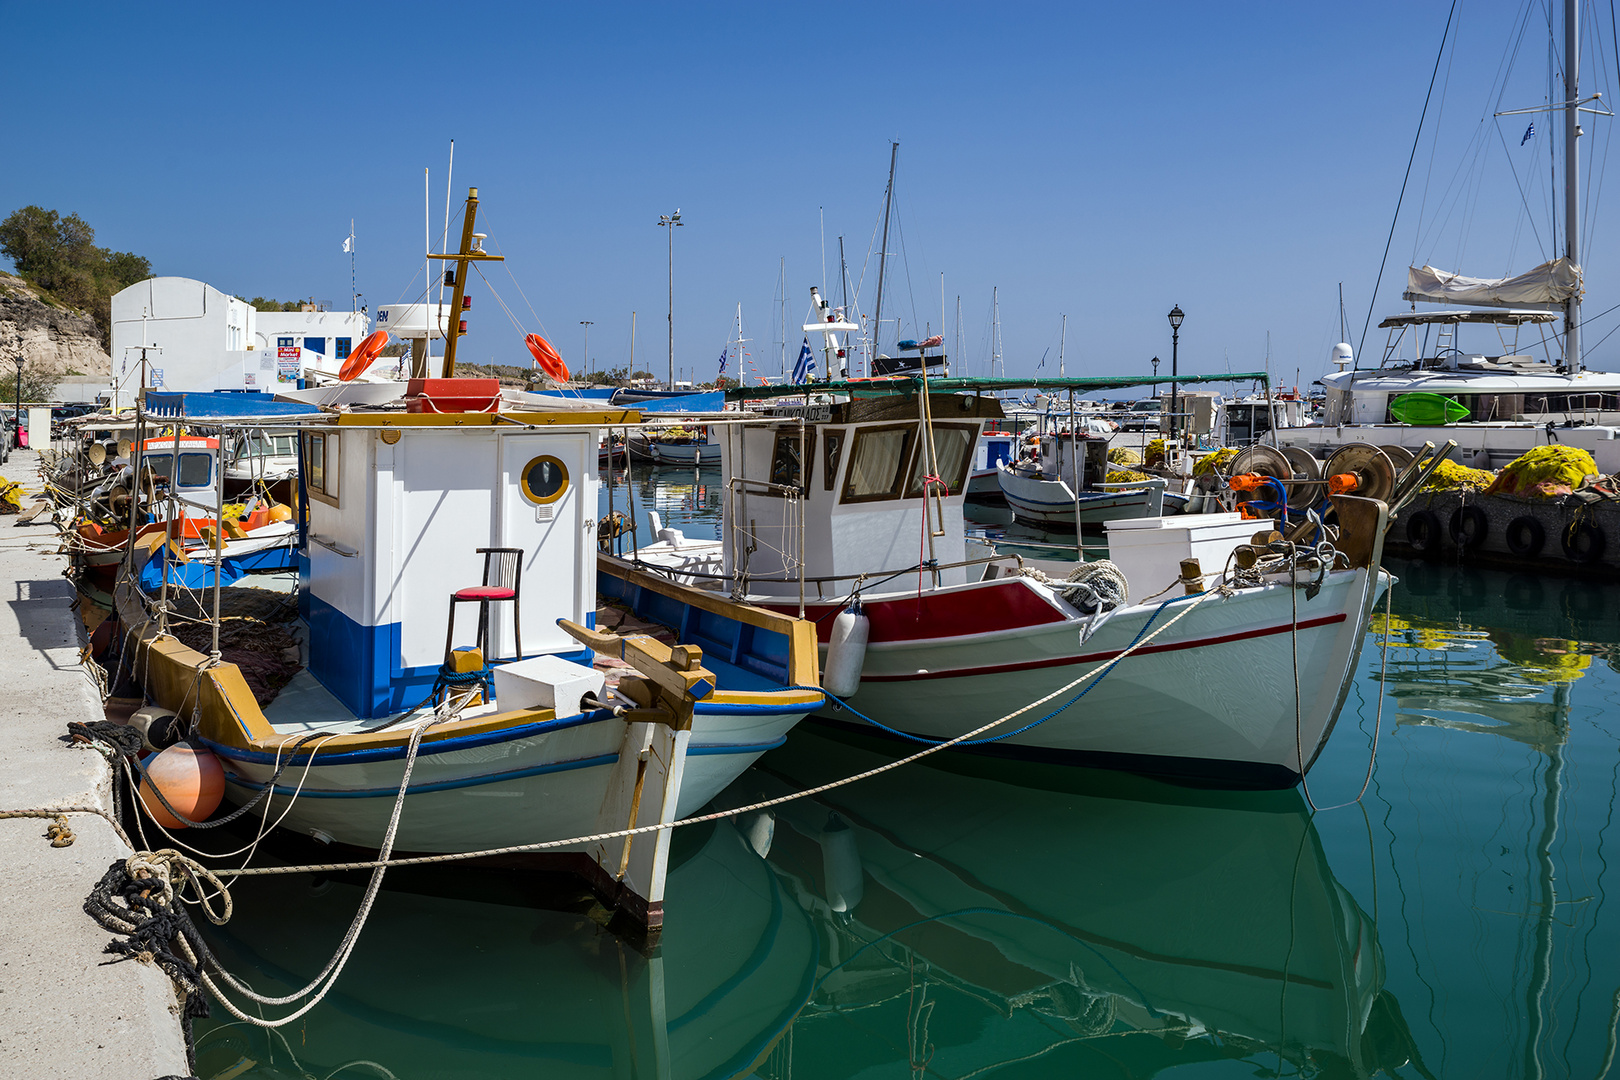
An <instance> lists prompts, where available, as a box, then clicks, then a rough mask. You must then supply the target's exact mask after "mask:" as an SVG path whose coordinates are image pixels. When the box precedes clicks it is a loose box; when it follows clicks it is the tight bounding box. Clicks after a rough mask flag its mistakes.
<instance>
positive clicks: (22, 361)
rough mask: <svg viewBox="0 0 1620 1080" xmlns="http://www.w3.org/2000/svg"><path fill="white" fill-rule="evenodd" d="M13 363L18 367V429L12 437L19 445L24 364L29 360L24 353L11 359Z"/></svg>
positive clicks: (31, 442) (30, 442)
mask: <svg viewBox="0 0 1620 1080" xmlns="http://www.w3.org/2000/svg"><path fill="white" fill-rule="evenodd" d="M11 362H12V363H13V364H16V365H17V382H16V384H15V386H16V389H17V427H16V430H14V431H13V432H12V435H13V437H15V438H16V440H17V441H18V443H21V442H22V373H23V364H25V363H27V360H26V359H24V357H23V354H22V353H18V354H17V355H16V356H14V357H12V358H11ZM29 445H30V446H32V445H33V440H32V439H30V440H29Z"/></svg>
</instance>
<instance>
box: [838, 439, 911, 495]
mask: <svg viewBox="0 0 1620 1080" xmlns="http://www.w3.org/2000/svg"><path fill="white" fill-rule="evenodd" d="M916 435H917V428H916V426H915V425H913V424H897V425H895V426H893V427H882V428H867V429H866V430H864V431H859V432H857V433H856V435H855V446H854V448H853V449H852V450H851V451H850V454H851V457H850V463H849V478H848V479H847V480H845V481H844V497H843V501H844V502H847V503H850V502H871V501H873V500H875V499H894V498H898V497H899V495H900V479H901V467H902V466H904V465H905V464H906V459H907V458H908V456H909V455H910V452H911V444H912V443H913V442H914V441H915V440H916Z"/></svg>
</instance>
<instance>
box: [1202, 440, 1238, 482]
mask: <svg viewBox="0 0 1620 1080" xmlns="http://www.w3.org/2000/svg"><path fill="white" fill-rule="evenodd" d="M1237 456H1238V452H1237V448H1236V447H1233V446H1223V447H1221V448H1220V449H1219V450H1217V451H1215V452H1214V453H1213V454H1206V455H1204V456H1203V457H1201V458H1199V459H1198V460H1197V461H1195V462H1193V475H1194V476H1202V475H1203V474H1204V473H1207V472H1212V471H1214V470H1215V469H1218V468H1221V467H1222V466H1224V465H1225V464H1226V463H1227V462H1228V461H1231V460H1232V459H1233V458H1235V457H1237Z"/></svg>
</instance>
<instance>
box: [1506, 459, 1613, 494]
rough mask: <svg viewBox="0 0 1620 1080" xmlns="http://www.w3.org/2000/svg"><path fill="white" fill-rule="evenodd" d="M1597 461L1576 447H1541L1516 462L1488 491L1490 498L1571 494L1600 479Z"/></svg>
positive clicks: (1510, 465) (1515, 460) (1512, 463)
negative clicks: (1592, 480)
mask: <svg viewBox="0 0 1620 1080" xmlns="http://www.w3.org/2000/svg"><path fill="white" fill-rule="evenodd" d="M1598 475H1600V474H1599V473H1598V467H1597V462H1595V461H1593V460H1592V455H1591V454H1589V453H1587V452H1586V451H1585V450H1582V449H1581V448H1580V447H1577V446H1538V447H1536V448H1535V449H1534V450H1527V451H1526V452H1524V453H1523V454H1520V455H1519V456H1518V457H1517V458H1515V459H1513V461H1512V462H1510V463H1509V464H1508V465H1507V467H1506V468H1504V469H1503V470H1502V471H1501V472H1500V473H1499V474H1497V477H1496V481H1495V482H1494V483H1493V484H1491V486H1490V487H1489V488H1487V489H1486V490H1485V494H1487V495H1524V496H1528V497H1530V498H1535V499H1549V498H1552V497H1553V496H1554V495H1568V494H1569V493H1570V492H1572V491H1574V490H1575V489H1576V488H1578V487H1580V486H1581V485H1582V484H1583V483H1585V482H1586V478H1587V477H1588V476H1598Z"/></svg>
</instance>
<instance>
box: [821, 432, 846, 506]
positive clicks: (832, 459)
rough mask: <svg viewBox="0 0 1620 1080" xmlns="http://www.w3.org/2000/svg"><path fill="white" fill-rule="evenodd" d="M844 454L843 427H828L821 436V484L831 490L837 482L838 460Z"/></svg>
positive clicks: (826, 489)
mask: <svg viewBox="0 0 1620 1080" xmlns="http://www.w3.org/2000/svg"><path fill="white" fill-rule="evenodd" d="M843 456H844V429H843V428H828V429H827V430H826V431H824V432H823V433H822V436H821V484H822V488H823V490H825V491H831V490H832V489H833V485H834V484H836V483H837V482H838V462H839V461H840V460H841V459H842V458H843Z"/></svg>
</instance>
